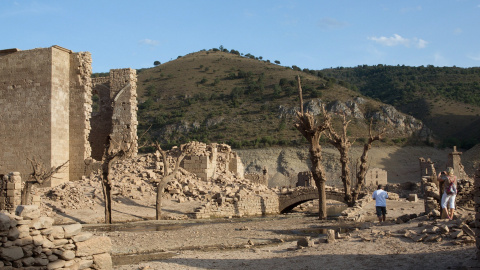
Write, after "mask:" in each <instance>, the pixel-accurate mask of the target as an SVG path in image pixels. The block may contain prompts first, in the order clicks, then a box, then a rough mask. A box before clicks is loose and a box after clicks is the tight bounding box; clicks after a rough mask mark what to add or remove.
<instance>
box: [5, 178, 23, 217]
mask: <svg viewBox="0 0 480 270" xmlns="http://www.w3.org/2000/svg"><path fill="white" fill-rule="evenodd" d="M0 180H2V181H0V210H6V211H9V212H13V211H15V209H16V208H17V206H18V205H20V202H21V191H22V178H21V177H20V173H19V172H13V173H9V174H6V175H2V176H1V178H0Z"/></svg>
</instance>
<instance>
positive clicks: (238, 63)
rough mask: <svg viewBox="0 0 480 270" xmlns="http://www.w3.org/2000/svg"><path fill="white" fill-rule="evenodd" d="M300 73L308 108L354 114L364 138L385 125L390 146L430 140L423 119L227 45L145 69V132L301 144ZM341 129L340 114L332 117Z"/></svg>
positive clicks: (166, 138)
mask: <svg viewBox="0 0 480 270" xmlns="http://www.w3.org/2000/svg"><path fill="white" fill-rule="evenodd" d="M296 76H300V77H301V81H302V89H303V98H304V101H305V105H304V108H305V109H306V110H309V111H311V112H313V113H314V114H317V113H319V111H320V105H325V107H326V109H327V110H328V112H330V113H332V114H333V115H338V114H343V113H346V114H347V115H348V117H349V119H351V120H353V121H352V122H351V124H350V126H349V130H348V132H349V135H350V136H352V137H354V138H357V139H358V141H359V142H362V141H363V140H364V139H365V138H366V137H367V136H368V125H369V124H368V123H369V120H370V119H371V118H373V119H374V120H375V123H376V128H377V129H380V128H382V127H385V126H386V127H387V130H388V135H387V138H386V139H384V140H383V141H382V143H384V144H386V145H392V144H395V145H403V144H405V143H407V142H409V143H412V142H421V143H423V142H425V141H426V140H427V138H429V136H430V135H431V132H430V129H428V128H426V127H425V126H424V125H423V123H422V122H421V121H418V120H417V119H415V118H413V117H411V116H409V115H406V114H404V113H401V112H399V111H397V110H396V109H395V108H394V107H393V106H391V105H387V104H384V103H381V102H379V101H377V100H373V99H371V98H368V97H366V96H363V95H362V94H360V93H359V92H357V91H353V90H350V89H347V88H345V87H343V86H341V85H339V84H336V83H334V82H333V81H332V80H330V79H329V78H326V77H323V76H322V75H321V73H319V72H312V71H308V72H305V71H302V70H300V69H299V68H297V67H292V68H289V67H283V66H280V65H277V64H273V63H270V62H269V61H264V60H261V59H259V58H252V57H245V56H241V55H239V54H237V53H231V52H228V51H218V50H210V51H200V52H196V53H191V54H188V55H185V56H182V57H179V58H178V59H176V60H173V61H170V62H167V63H164V64H161V65H158V66H156V67H154V68H150V69H143V70H139V73H138V93H139V95H138V99H139V111H138V119H139V134H141V133H143V131H144V130H147V129H148V128H149V127H151V128H150V130H149V131H148V134H147V136H146V137H144V138H143V140H150V141H153V140H157V141H159V142H161V143H162V144H163V145H165V148H169V147H170V146H173V145H178V144H181V143H185V142H188V141H191V140H196V141H201V142H206V143H209V142H218V143H228V144H229V145H231V146H232V147H233V148H235V149H241V148H259V147H268V146H272V145H279V146H300V145H304V141H303V138H302V136H301V135H300V133H299V132H298V131H297V130H296V129H295V128H293V123H294V120H295V111H296V110H298V109H299V106H300V104H299V101H298V87H297V81H296ZM334 121H335V122H336V125H337V127H338V122H339V117H335V116H334Z"/></svg>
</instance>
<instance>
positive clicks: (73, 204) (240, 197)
mask: <svg viewBox="0 0 480 270" xmlns="http://www.w3.org/2000/svg"><path fill="white" fill-rule="evenodd" d="M216 149H217V154H216V157H217V159H216V167H215V173H214V177H211V178H209V179H207V180H202V179H201V178H200V177H198V176H197V175H196V174H194V173H191V172H188V171H187V170H185V169H183V168H179V170H178V171H177V172H176V175H175V178H174V180H173V181H171V182H169V183H168V184H167V185H166V186H165V191H164V194H163V196H164V198H165V199H171V200H174V201H177V202H178V203H182V202H186V201H198V202H200V203H201V204H203V206H202V207H203V208H202V209H203V210H198V209H197V212H196V214H194V216H195V217H197V218H200V217H202V216H203V217H207V216H208V215H206V214H205V213H209V212H212V211H213V212H215V213H219V212H221V209H223V208H228V209H230V208H232V207H233V208H235V207H237V206H233V205H235V204H236V203H238V202H239V201H244V202H245V201H246V200H250V199H248V198H250V197H258V198H260V197H261V199H258V198H256V199H253V200H254V201H255V202H254V203H252V204H250V205H249V207H253V208H255V207H256V204H258V205H260V204H261V203H263V202H261V201H262V200H263V201H265V198H267V197H272V198H273V197H276V192H275V191H274V190H272V189H269V188H268V187H266V186H265V185H261V184H255V183H252V182H251V181H249V180H248V179H245V178H243V177H242V176H241V175H238V174H234V173H232V172H231V171H229V169H228V166H229V162H230V156H231V152H232V151H231V148H230V146H228V145H217V146H216ZM188 151H189V155H190V156H209V157H211V156H212V154H211V151H212V147H211V146H207V145H206V144H203V143H198V142H191V143H190V147H189V150H188ZM178 155H179V148H173V149H172V150H170V151H167V158H168V162H167V166H169V169H170V171H173V169H174V167H175V163H176V160H177V157H178ZM164 170H165V168H164V162H163V160H162V155H161V154H160V153H159V152H158V151H157V152H156V153H152V154H146V155H143V156H138V157H136V158H132V159H124V160H120V161H118V162H116V163H115V164H113V166H112V168H111V179H112V184H113V187H112V199H113V200H115V201H121V199H122V198H128V199H132V200H147V201H148V200H150V201H154V200H155V196H156V188H157V185H158V183H159V181H161V180H162V178H163V175H164ZM276 191H277V192H280V191H279V190H276ZM257 200H258V202H257ZM43 201H44V202H46V203H47V204H52V205H54V206H56V207H57V208H60V209H85V208H92V207H93V205H94V204H95V203H101V201H103V193H102V185H101V174H100V171H98V172H94V173H92V174H91V175H90V176H88V177H84V179H82V180H80V181H75V182H68V183H65V184H62V185H59V186H57V187H54V188H47V189H46V190H44V196H43ZM247 205H248V203H247ZM275 205H276V206H275V207H273V203H272V206H271V208H272V209H273V208H275V209H276V211H278V203H277V204H275ZM44 206H45V203H44ZM47 207H48V205H47ZM245 207H247V206H245ZM258 208H260V207H258ZM206 209H208V210H206ZM213 209H214V210H213ZM199 212H202V213H203V214H204V215H200V214H198V213H199ZM227 212H229V214H225V215H227V216H231V213H230V210H228V211H227ZM237 212H238V211H237ZM245 214H247V213H245ZM256 214H258V213H256ZM260 214H262V213H260ZM212 215H213V214H212Z"/></svg>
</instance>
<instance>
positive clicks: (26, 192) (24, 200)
mask: <svg viewBox="0 0 480 270" xmlns="http://www.w3.org/2000/svg"><path fill="white" fill-rule="evenodd" d="M32 185H33V183H31V182H28V181H26V182H25V187H24V188H23V190H22V197H21V204H22V205H27V204H28V202H29V201H30V194H31V192H32Z"/></svg>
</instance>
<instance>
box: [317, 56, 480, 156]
mask: <svg viewBox="0 0 480 270" xmlns="http://www.w3.org/2000/svg"><path fill="white" fill-rule="evenodd" d="M321 72H322V74H323V75H324V76H328V77H332V78H335V81H337V82H338V83H340V84H341V85H345V86H347V87H349V88H351V89H355V90H357V91H358V92H360V93H362V94H363V95H366V96H369V97H371V98H375V99H378V100H380V101H382V102H385V103H387V104H391V105H393V106H395V107H396V108H397V109H398V110H400V111H402V112H404V113H407V114H410V115H412V116H414V117H416V118H418V119H420V120H422V121H423V122H424V123H425V124H426V125H427V126H428V127H429V128H430V129H431V130H433V132H434V134H435V135H437V137H438V138H439V139H440V140H441V141H442V144H443V145H445V146H452V145H458V146H461V147H462V148H470V147H472V146H473V145H475V144H476V143H480V68H457V67H433V66H427V67H423V66H421V67H406V66H385V65H377V66H358V67H354V68H335V69H325V70H322V71H321Z"/></svg>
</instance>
